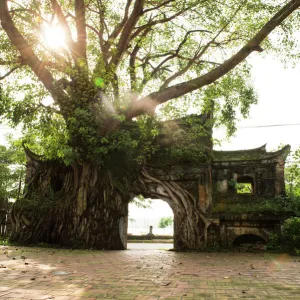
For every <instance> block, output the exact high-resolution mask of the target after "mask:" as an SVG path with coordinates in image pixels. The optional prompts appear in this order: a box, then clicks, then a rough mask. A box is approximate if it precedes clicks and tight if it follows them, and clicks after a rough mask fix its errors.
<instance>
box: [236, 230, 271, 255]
mask: <svg viewBox="0 0 300 300" xmlns="http://www.w3.org/2000/svg"><path fill="white" fill-rule="evenodd" d="M265 245H266V241H265V240H264V239H263V238H262V237H260V236H258V235H255V234H242V235H240V236H238V237H237V238H236V239H235V240H234V241H233V248H234V249H238V250H240V251H255V250H256V251H259V250H265Z"/></svg>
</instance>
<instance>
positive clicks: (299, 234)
mask: <svg viewBox="0 0 300 300" xmlns="http://www.w3.org/2000/svg"><path fill="white" fill-rule="evenodd" d="M282 242H283V245H284V247H285V248H286V249H287V250H289V251H292V252H293V253H295V254H297V255H299V254H300V218H297V217H293V218H290V219H287V220H286V221H285V223H284V224H283V231H282Z"/></svg>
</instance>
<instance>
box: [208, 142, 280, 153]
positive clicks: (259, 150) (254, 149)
mask: <svg viewBox="0 0 300 300" xmlns="http://www.w3.org/2000/svg"><path fill="white" fill-rule="evenodd" d="M266 146H267V144H264V145H262V146H260V147H257V148H252V149H239V150H213V152H215V153H223V154H230V153H243V152H247V153H248V152H265V153H268V152H267V151H266ZM279 151H280V150H279Z"/></svg>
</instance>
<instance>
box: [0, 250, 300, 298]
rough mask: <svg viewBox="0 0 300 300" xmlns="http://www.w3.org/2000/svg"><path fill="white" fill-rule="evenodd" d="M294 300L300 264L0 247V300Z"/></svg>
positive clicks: (259, 258)
mask: <svg viewBox="0 0 300 300" xmlns="http://www.w3.org/2000/svg"><path fill="white" fill-rule="evenodd" d="M232 298H233V299H234V298H235V299H300V259H299V260H298V258H296V257H291V256H288V255H270V254H247V253H231V254H229V253H228V254H226V253H222V254H219V253H218V254H212V253H210V254H207V253H176V252H170V251H166V250H127V251H81V250H73V251H72V250H57V249H48V248H20V247H19V248H15V247H2V246H0V299H1V300H2V299H19V300H20V299H54V300H69V299H72V300H76V299H85V300H87V299H232Z"/></svg>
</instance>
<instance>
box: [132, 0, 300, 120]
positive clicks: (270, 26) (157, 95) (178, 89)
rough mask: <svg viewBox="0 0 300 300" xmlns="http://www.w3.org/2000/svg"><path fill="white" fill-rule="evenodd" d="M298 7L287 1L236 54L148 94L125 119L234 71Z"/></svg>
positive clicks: (294, 1) (295, 2)
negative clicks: (198, 74) (187, 77)
mask: <svg viewBox="0 0 300 300" xmlns="http://www.w3.org/2000/svg"><path fill="white" fill-rule="evenodd" d="M299 7H300V0H291V1H289V2H288V3H287V4H286V5H284V6H283V7H282V8H281V9H280V10H279V11H278V12H277V13H276V14H275V15H274V16H273V17H272V18H271V19H270V20H269V21H268V22H267V23H266V24H265V25H264V26H263V27H262V28H261V29H260V30H259V31H258V33H257V34H256V35H255V36H254V37H253V38H252V39H250V40H249V41H248V43H247V44H246V45H245V46H243V47H242V48H241V49H240V50H239V51H238V52H237V53H236V54H234V55H233V56H232V57H231V58H229V59H228V60H226V61H225V62H224V63H222V64H221V65H220V66H218V67H216V68H215V69H213V70H212V71H210V72H208V73H206V74H204V75H202V76H200V77H197V78H195V79H192V80H189V81H186V82H183V83H179V84H176V85H174V86H171V87H168V88H165V89H163V90H160V91H158V92H154V93H151V94H149V95H148V96H146V97H144V98H142V99H141V100H140V101H137V102H135V104H134V105H132V107H131V108H129V110H128V112H127V118H128V119H131V118H133V117H136V116H138V115H141V114H144V113H152V112H153V111H154V110H155V108H156V106H157V105H159V104H162V103H165V102H167V101H168V100H171V99H174V98H178V97H180V96H182V95H185V94H187V93H190V92H192V91H194V90H197V89H200V88H202V87H204V86H206V85H209V84H211V83H212V82H215V81H216V80H218V79H219V78H221V77H222V76H224V75H225V74H227V73H228V72H230V71H231V70H232V69H234V68H235V67H236V66H237V65H238V64H240V63H241V62H242V61H243V60H244V59H245V58H247V57H248V56H249V55H250V54H251V53H252V52H254V51H262V48H261V46H260V44H261V43H262V42H263V41H264V40H265V39H266V37H267V36H268V35H269V34H270V33H271V32H272V31H273V30H274V29H275V28H276V27H277V26H278V25H280V24H281V23H282V22H283V21H284V20H285V19H286V18H288V17H289V16H290V15H291V14H292V13H293V12H294V11H295V10H297V9H298V8H299Z"/></svg>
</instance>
